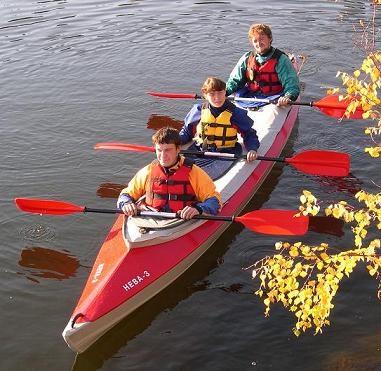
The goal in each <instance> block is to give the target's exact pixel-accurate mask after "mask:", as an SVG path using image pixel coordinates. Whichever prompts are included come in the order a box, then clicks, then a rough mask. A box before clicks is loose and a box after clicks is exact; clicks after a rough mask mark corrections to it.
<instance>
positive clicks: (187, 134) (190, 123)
mask: <svg viewBox="0 0 381 371" xmlns="http://www.w3.org/2000/svg"><path fill="white" fill-rule="evenodd" d="M200 119H201V104H199V103H198V104H195V105H194V106H193V107H192V108H191V110H190V111H189V112H188V114H187V115H186V116H185V119H184V125H183V127H182V128H181V130H180V133H179V134H180V141H181V144H185V143H188V142H190V141H191V140H192V139H193V136H194V127H195V126H196V125H197V124H198V123H199V121H200Z"/></svg>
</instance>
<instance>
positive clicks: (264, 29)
mask: <svg viewBox="0 0 381 371" xmlns="http://www.w3.org/2000/svg"><path fill="white" fill-rule="evenodd" d="M255 34H264V35H266V36H268V37H269V38H270V40H271V41H272V40H273V33H272V32H271V28H270V26H268V25H266V24H263V23H256V24H252V25H251V26H250V28H249V32H248V34H247V36H248V37H249V40H251V39H252V38H253V37H254V36H255Z"/></svg>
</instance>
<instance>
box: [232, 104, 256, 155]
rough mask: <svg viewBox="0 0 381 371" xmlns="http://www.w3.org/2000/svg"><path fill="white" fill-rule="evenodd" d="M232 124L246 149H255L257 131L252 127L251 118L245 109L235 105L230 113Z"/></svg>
mask: <svg viewBox="0 0 381 371" xmlns="http://www.w3.org/2000/svg"><path fill="white" fill-rule="evenodd" d="M231 121H232V125H234V126H235V127H236V128H237V129H238V131H239V133H240V134H241V136H242V139H243V144H244V145H245V148H246V150H247V151H250V150H254V151H257V150H258V148H259V140H258V136H257V132H256V131H255V130H254V129H253V120H252V119H251V118H250V117H249V116H248V115H247V111H246V110H244V109H242V108H239V107H236V108H235V109H234V111H233V114H232V118H231Z"/></svg>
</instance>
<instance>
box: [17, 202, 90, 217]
mask: <svg viewBox="0 0 381 371" xmlns="http://www.w3.org/2000/svg"><path fill="white" fill-rule="evenodd" d="M15 203H16V205H17V207H18V208H19V209H20V210H22V211H26V212H28V213H36V214H53V215H65V214H72V213H77V212H84V211H85V207H84V206H78V205H74V204H71V203H68V202H63V201H55V200H33V199H30V198H16V199H15Z"/></svg>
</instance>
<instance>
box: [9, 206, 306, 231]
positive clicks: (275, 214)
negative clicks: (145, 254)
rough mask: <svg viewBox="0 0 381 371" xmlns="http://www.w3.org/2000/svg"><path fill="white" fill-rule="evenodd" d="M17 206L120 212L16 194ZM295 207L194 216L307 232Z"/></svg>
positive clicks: (50, 210)
mask: <svg viewBox="0 0 381 371" xmlns="http://www.w3.org/2000/svg"><path fill="white" fill-rule="evenodd" d="M15 203H16V205H17V207H18V208H19V209H20V210H22V211H25V212H29V213H36V214H41V215H42V214H52V215H66V214H73V213H78V212H83V213H86V212H92V213H107V214H123V211H122V210H118V209H113V210H109V209H92V208H88V207H86V206H79V205H75V204H72V203H68V202H64V201H56V200H37V199H30V198H16V199H15ZM296 213H297V211H293V210H275V209H274V210H271V209H268V210H255V211H251V212H249V213H247V214H244V215H241V216H222V215H197V216H195V217H194V219H203V220H216V221H226V222H239V223H242V224H243V225H244V226H245V227H247V228H248V229H250V230H252V231H254V232H257V233H263V234H271V235H294V236H296V235H303V234H305V233H307V230H308V222H309V218H308V217H307V216H300V217H295V214H296ZM139 215H141V216H149V217H153V218H170V219H173V218H178V216H177V214H176V213H162V212H151V211H141V212H140V214H139Z"/></svg>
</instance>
